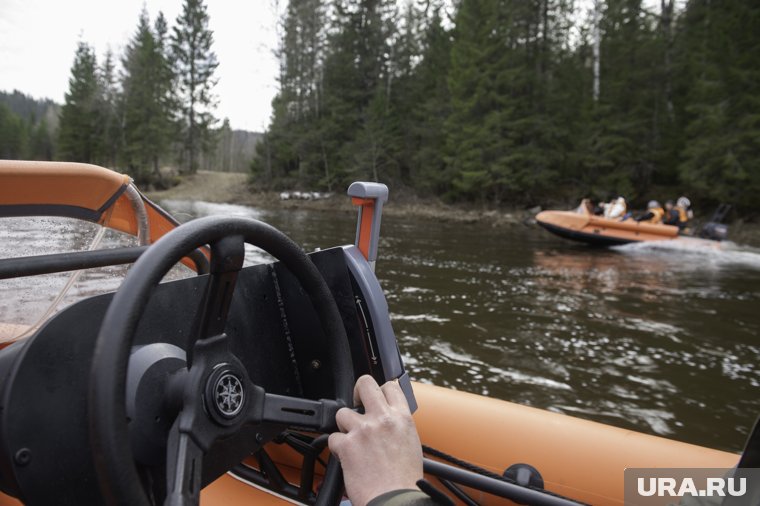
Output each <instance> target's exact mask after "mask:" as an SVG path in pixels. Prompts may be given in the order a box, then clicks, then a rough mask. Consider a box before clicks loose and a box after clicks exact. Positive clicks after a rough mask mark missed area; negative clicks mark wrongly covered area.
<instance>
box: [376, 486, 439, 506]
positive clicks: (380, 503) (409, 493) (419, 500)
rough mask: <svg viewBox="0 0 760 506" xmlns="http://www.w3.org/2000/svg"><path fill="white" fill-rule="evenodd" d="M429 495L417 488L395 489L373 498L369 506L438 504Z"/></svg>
mask: <svg viewBox="0 0 760 506" xmlns="http://www.w3.org/2000/svg"><path fill="white" fill-rule="evenodd" d="M437 505H438V503H437V502H436V501H435V500H433V499H432V498H431V497H430V496H429V495H427V494H425V493H424V492H421V491H419V490H415V489H402V490H393V491H391V492H386V493H384V494H381V495H379V496H377V497H375V498H374V499H372V500H371V501H370V502H369V503H367V506H437Z"/></svg>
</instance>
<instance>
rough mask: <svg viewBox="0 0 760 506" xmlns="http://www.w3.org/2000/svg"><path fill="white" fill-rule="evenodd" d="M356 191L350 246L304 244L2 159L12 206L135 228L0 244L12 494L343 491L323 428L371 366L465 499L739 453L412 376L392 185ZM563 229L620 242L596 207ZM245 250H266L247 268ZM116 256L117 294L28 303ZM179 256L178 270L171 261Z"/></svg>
mask: <svg viewBox="0 0 760 506" xmlns="http://www.w3.org/2000/svg"><path fill="white" fill-rule="evenodd" d="M348 193H349V195H350V196H351V198H352V200H353V203H354V204H355V205H356V206H357V208H358V218H357V233H356V237H355V242H354V244H348V245H339V246H337V247H333V248H327V249H321V250H319V251H316V252H313V253H310V254H308V255H306V254H305V253H304V252H303V251H302V250H301V248H300V247H298V245H296V244H295V243H293V242H292V241H291V240H290V239H289V238H287V237H286V236H285V235H284V234H283V233H282V232H280V231H278V230H276V229H274V228H273V227H271V226H269V225H267V224H265V223H262V222H259V221H255V220H250V219H243V218H228V217H207V218H199V219H196V220H192V221H190V222H188V223H185V224H183V225H178V224H177V222H176V221H175V220H174V219H173V218H172V217H171V216H169V215H168V214H167V213H165V212H164V211H162V210H161V208H160V207H158V206H157V205H156V204H154V203H152V202H151V201H150V200H148V199H147V198H146V197H145V196H144V195H143V194H141V193H140V192H139V191H138V190H137V189H136V188H135V187H134V185H133V184H132V183H131V181H130V179H129V178H128V177H126V176H123V175H120V174H117V173H114V172H112V171H110V170H107V169H103V168H100V167H96V166H92V165H83V164H70V163H41V162H13V161H0V216H2V217H3V218H7V217H12V218H13V219H16V220H18V219H26V218H25V217H28V216H56V217H63V219H65V220H79V221H82V222H89V223H94V224H97V225H98V226H100V227H105V228H108V229H113V230H116V231H118V232H119V233H120V234H122V235H123V236H124V237H132V236H134V238H133V239H130V241H124V242H122V243H120V244H119V245H118V246H116V247H113V248H107V249H97V248H92V247H90V246H92V244H89V245H86V246H85V247H83V248H80V249H79V250H76V251H60V252H53V251H45V252H40V251H36V252H33V254H31V255H27V256H18V255H14V256H12V257H11V258H4V259H0V283H5V282H10V281H14V280H15V281H17V284H16V285H13V286H15V287H17V289H15V290H14V293H11V294H9V293H8V291H7V290H6V292H4V296H3V297H4V303H7V304H12V303H13V304H16V306H15V308H14V311H10V312H6V313H3V314H6V315H11V316H12V315H19V318H18V319H19V320H24V321H2V322H0V338H2V340H3V343H4V348H3V349H2V350H0V407H1V408H2V409H0V491H2V492H1V493H0V505H16V504H27V505H34V506H37V505H39V506H41V505H46V506H47V505H99V504H108V505H112V504H123V505H132V506H145V505H157V504H167V505H179V504H183V505H196V504H203V505H207V506H216V505H219V506H221V505H224V506H238V505H240V506H243V505H245V506H250V505H262V504H272V505H274V504H284V503H288V502H289V503H298V504H320V505H331V506H337V505H338V504H339V503H340V502H341V500H342V499H343V484H342V479H341V473H340V465H339V463H338V462H336V461H335V459H332V458H330V456H329V455H328V451H327V449H326V436H325V434H328V433H330V432H331V431H334V430H335V420H334V416H335V412H336V410H337V409H338V408H339V407H340V406H342V405H350V403H351V390H352V386H353V383H354V381H355V379H356V378H357V377H358V376H359V375H361V374H371V375H372V376H373V377H374V378H375V379H376V380H377V381H378V382H385V381H389V380H396V381H398V382H399V384H400V385H401V387H402V389H403V391H404V393H405V395H406V398H407V401H408V403H409V405H410V408H411V409H412V410H413V411H414V419H415V422H416V425H417V428H418V431H419V433H420V437H421V440H422V443H423V445H424V452H425V455H426V459H425V463H424V468H425V472H426V473H427V476H428V478H429V480H430V481H431V483H433V484H435V485H437V486H439V487H440V488H441V490H443V491H445V493H446V494H448V495H449V496H450V498H451V499H452V500H454V501H455V502H456V503H457V504H465V505H467V506H472V505H475V504H486V505H487V504H497V503H504V504H513V503H519V504H544V505H571V504H610V505H621V504H623V501H624V470H625V469H626V468H651V467H712V468H730V467H734V466H736V465H737V463H739V460H740V456H739V455H737V454H732V453H727V452H723V451H717V450H713V449H709V448H703V447H698V446H694V445H690V444H685V443H681V442H676V441H671V440H668V439H664V438H660V437H654V436H650V435H645V434H641V433H636V432H633V431H629V430H624V429H620V428H615V427H612V426H607V425H602V424H599V423H594V422H590V421H585V420H581V419H577V418H573V417H569V416H566V415H562V414H557V413H552V412H548V411H543V410H539V409H535V408H531V407H526V406H521V405H517V404H513V403H509V402H505V401H501V400H495V399H491V398H488V397H484V396H479V395H473V394H467V393H463V392H458V391H454V390H450V389H445V388H441V387H437V386H434V385H430V384H421V383H417V382H414V381H412V380H411V378H410V376H409V374H408V372H407V371H406V369H405V367H404V363H403V362H402V359H401V355H400V353H399V350H398V345H397V342H396V338H395V335H394V333H393V327H392V322H391V320H390V317H389V312H388V306H387V303H386V301H385V297H384V294H383V290H382V287H381V286H380V284H379V282H378V279H377V277H376V276H375V274H374V261H375V259H376V256H377V242H378V234H379V227H380V219H381V212H382V208H383V204H384V203H385V201H386V199H387V188H386V187H385V186H384V185H380V184H377V183H354V184H353V185H351V187H350V188H349V191H348ZM555 215H556V213H555V214H548V215H544V216H547V217H548V218H546V219H545V218H542V221H543V222H545V223H550V222H551V219H550V218H551V217H552V216H555ZM560 216H564V215H560ZM583 220H586V221H585V223H586V224H588V223H592V225H591V228H590V229H589V228H587V225H580V224H581V222H582V221H583ZM3 221H4V220H0V224H1V223H3ZM562 223H565V225H564V226H565V227H566V228H568V229H570V230H576V231H578V232H582V233H587V234H589V235H591V236H595V237H605V236H607V237H612V235H611V234H612V233H611V232H603V229H602V228H601V226H602V225H601V224H600V223H599V222H598V221H596V219H594V218H592V217H585V218H584V217H580V216H579V217H572V216H568V218H567V221H564V222H562ZM593 223H596V225H593ZM602 224H603V222H602ZM0 226H1V225H0ZM595 226H596V227H599V232H596V231H594V227H595ZM62 228H63V227H62ZM611 229H612V227H609V230H611ZM673 229H674V227H655V226H652V227H648V226H643V225H635V228H634V229H631V228H627V227H621V226H619V225H618V226H617V227H616V228H615V230H617V231H616V232H615V234H622V233H623V232H622V231H625V233H626V234H628V236H626V237H631V238H633V237H640V236H641V234H647V235H646V237H658V238H659V237H669V238H670V237H674V236H675V234H676V232H675V230H673ZM584 231H585V232H584ZM618 231H619V232H618ZM659 231H662V233H660V232H659ZM605 234H607V235H605ZM637 234H638V235H637ZM21 235H23V234H21ZM51 235H53V234H52V233H51ZM119 237H121V235H120V236H119ZM621 237H623V236H622V235H618V240H620V238H621ZM6 238H8V239H10V234H7V235H6ZM246 243H248V244H252V245H255V246H257V247H260V248H262V249H264V250H266V251H267V252H269V253H270V254H271V255H272V256H273V257H274V258H275V259H276V261H275V262H273V263H270V264H264V265H253V266H245V265H244V256H245V248H244V245H245V244H246ZM14 251H15V250H14ZM18 251H21V250H18ZM125 264H131V267H130V268H129V272H128V273H127V274H126V276H125V277H124V279H123V281H122V282H121V284H120V285H118V289H116V290H115V292H114V291H112V290H110V289H104V290H103V292H104V293H97V294H84V296H82V297H79V300H77V301H76V302H73V303H71V304H69V305H67V306H66V307H63V306H60V307H54V308H53V310H52V311H47V312H45V313H44V315H48V316H47V317H46V318H44V319H43V321H41V322H39V323H35V322H34V319H31V320H30V319H28V318H26V319H24V318H21V316H25V308H26V307H28V306H29V300H30V299H29V296H28V294H26V293H23V292H24V291H25V289H27V288H29V287H34V286H37V285H34V284H33V283H32V282H31V280H32V279H33V278H35V277H38V276H43V275H57V276H76V275H78V273H80V272H83V271H85V272H86V271H91V270H97V269H106V270H108V269H113V268H114V267H113V266H117V265H125ZM173 269H175V270H177V269H178V270H180V271H181V275H170V276H167V273H168V272H170V271H172V270H173ZM92 279H94V280H95V281H90V285H92V284H96V283H98V282H99V281H97V280H99V279H100V278H99V277H95V278H92ZM167 279H169V280H168V281H167ZM16 291H17V292H18V293H15V292H16ZM9 295H13V297H10V296H9ZM10 299H13V300H14V301H15V302H11V300H10ZM61 299H62V298H61V297H58V298H55V300H54V304H57V303H58V301H60V300H61ZM63 299H65V298H63ZM29 321H31V322H32V323H29ZM755 455H757V453H755ZM750 460H751V459H750ZM755 460H757V459H755ZM747 462H750V461H747ZM747 462H745V464H747ZM750 463H751V462H750Z"/></svg>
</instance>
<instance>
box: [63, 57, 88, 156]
mask: <svg viewBox="0 0 760 506" xmlns="http://www.w3.org/2000/svg"><path fill="white" fill-rule="evenodd" d="M97 101H98V75H97V60H96V57H95V52H94V51H93V49H92V48H91V47H90V46H89V45H87V44H86V43H85V42H79V45H78V47H77V51H76V54H75V56H74V65H73V66H72V67H71V77H70V78H69V91H68V93H66V101H65V103H64V105H63V108H62V109H61V123H60V130H59V140H58V156H59V157H60V158H61V159H63V160H66V161H73V162H86V163H89V162H93V161H94V157H95V156H96V154H97V144H98V140H97V131H98V114H97Z"/></svg>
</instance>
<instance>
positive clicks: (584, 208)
mask: <svg viewBox="0 0 760 506" xmlns="http://www.w3.org/2000/svg"><path fill="white" fill-rule="evenodd" d="M575 212H576V213H578V214H594V204H592V203H591V199H583V200H581V203H580V205H579V206H578V207H576V208H575Z"/></svg>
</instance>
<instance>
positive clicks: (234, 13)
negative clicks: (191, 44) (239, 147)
mask: <svg viewBox="0 0 760 506" xmlns="http://www.w3.org/2000/svg"><path fill="white" fill-rule="evenodd" d="M182 3H183V0H145V1H144V0H0V91H7V92H10V91H13V90H14V89H18V90H19V91H21V92H23V93H26V94H27V95H31V96H33V97H34V98H51V99H53V100H55V101H56V102H59V103H63V100H64V94H65V93H66V91H67V90H68V80H69V75H70V73H71V65H72V63H73V61H74V52H75V50H76V47H77V43H78V41H79V40H83V41H85V42H87V43H88V44H90V45H91V46H93V47H94V48H95V51H96V53H97V56H98V62H99V63H100V62H101V61H102V58H103V55H104V54H105V52H106V50H107V49H108V48H109V47H110V48H111V50H112V51H113V52H114V53H115V54H116V55H118V56H119V57H120V56H121V55H122V54H123V50H124V47H125V46H126V44H127V42H128V41H129V39H130V38H131V37H132V35H133V34H134V33H135V30H136V28H137V20H138V16H139V14H140V11H141V10H142V7H143V5H145V6H146V7H147V9H148V13H149V15H150V19H151V23H152V22H153V21H154V20H155V18H156V16H157V15H158V12H159V11H162V12H163V13H164V16H165V17H166V19H167V21H168V22H169V25H170V26H174V24H175V23H174V22H175V20H176V18H177V15H178V14H179V13H180V11H181V9H182ZM278 5H279V7H278ZM285 5H286V0H280V2H279V4H278V0H248V1H245V2H241V1H234V0H206V6H207V12H208V15H209V26H210V28H211V29H212V30H213V31H214V50H215V52H216V55H217V59H218V60H219V67H218V68H217V77H218V78H219V84H218V85H217V86H216V93H217V95H218V97H219V108H218V110H217V115H218V117H219V118H220V119H221V118H225V117H227V118H229V119H230V124H231V125H232V128H236V129H245V130H254V131H263V130H264V129H265V128H266V126H267V124H268V122H269V115H270V112H271V106H270V103H271V101H272V98H273V97H274V95H275V93H276V89H277V88H276V87H277V82H276V75H277V60H276V59H275V57H274V55H273V50H274V49H275V48H276V47H277V29H276V25H277V18H278V14H277V10H278V8H279V9H280V10H281V9H283V8H284V6H285Z"/></svg>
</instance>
